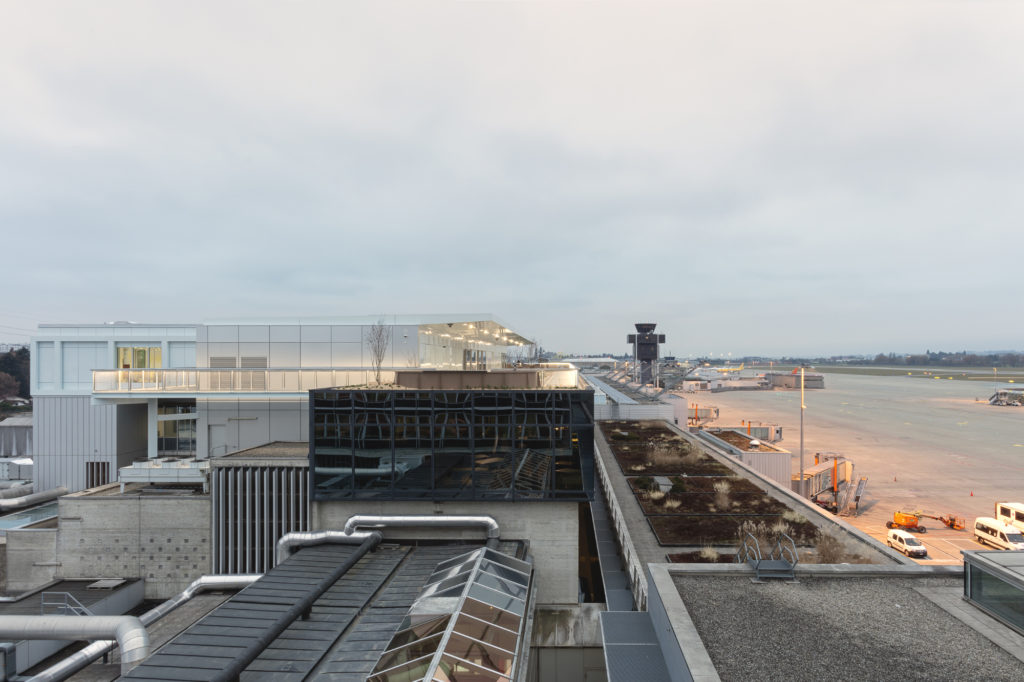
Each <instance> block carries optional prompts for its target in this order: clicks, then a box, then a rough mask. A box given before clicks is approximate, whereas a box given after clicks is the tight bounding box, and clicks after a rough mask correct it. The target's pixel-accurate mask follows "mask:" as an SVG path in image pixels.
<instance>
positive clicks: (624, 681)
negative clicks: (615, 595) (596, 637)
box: [601, 611, 671, 682]
mask: <svg viewBox="0 0 1024 682" xmlns="http://www.w3.org/2000/svg"><path fill="white" fill-rule="evenodd" d="M601 636H602V637H603V639H604V660H605V665H606V666H607V670H608V682H633V681H634V680H644V682H670V679H671V678H670V677H669V674H668V666H666V665H665V657H664V655H663V654H662V653H661V645H660V644H658V637H657V635H656V634H655V632H654V625H653V624H652V623H651V616H650V614H649V613H647V612H646V611H621V612H613V611H606V612H604V613H602V614H601Z"/></svg>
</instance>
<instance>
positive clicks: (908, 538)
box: [885, 528, 928, 559]
mask: <svg viewBox="0 0 1024 682" xmlns="http://www.w3.org/2000/svg"><path fill="white" fill-rule="evenodd" d="M885 542H886V544H887V545H889V546H890V547H892V548H893V549H895V550H899V551H900V552H903V553H904V554H906V555H907V556H909V557H913V558H916V559H923V558H924V557H926V556H928V548H927V547H925V546H924V545H923V544H921V541H920V540H918V539H917V538H915V537H914V536H913V535H911V534H910V533H908V532H907V531H905V530H899V529H898V528H894V529H893V530H890V531H889V534H888V535H887V536H886V539H885Z"/></svg>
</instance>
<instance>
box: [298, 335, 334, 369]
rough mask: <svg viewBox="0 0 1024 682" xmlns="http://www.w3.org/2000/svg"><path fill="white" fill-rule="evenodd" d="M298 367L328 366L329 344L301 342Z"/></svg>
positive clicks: (329, 361) (329, 357)
mask: <svg viewBox="0 0 1024 682" xmlns="http://www.w3.org/2000/svg"><path fill="white" fill-rule="evenodd" d="M300 352H301V354H302V355H301V356H300V357H299V361H300V365H299V366H300V367H330V366H331V344H330V343H307V342H305V341H303V342H302V349H301V351H300Z"/></svg>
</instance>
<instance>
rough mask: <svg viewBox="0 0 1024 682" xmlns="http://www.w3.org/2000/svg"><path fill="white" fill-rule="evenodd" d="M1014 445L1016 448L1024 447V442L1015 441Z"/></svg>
mask: <svg viewBox="0 0 1024 682" xmlns="http://www.w3.org/2000/svg"><path fill="white" fill-rule="evenodd" d="M1013 447H1015V448H1024V443H1014V444H1013Z"/></svg>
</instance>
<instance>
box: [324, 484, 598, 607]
mask: <svg viewBox="0 0 1024 682" xmlns="http://www.w3.org/2000/svg"><path fill="white" fill-rule="evenodd" d="M578 505H579V503H577V502H497V501H489V502H435V503H433V504H429V503H425V502H391V501H388V502H375V501H372V500H365V501H358V502H338V501H330V502H314V503H313V519H312V524H311V530H340V529H341V528H343V527H344V525H345V522H346V521H347V520H348V519H349V517H350V516H353V515H355V514H424V513H431V512H433V513H437V514H485V515H488V516H493V517H494V519H495V520H496V521H497V522H498V524H499V525H500V526H501V538H502V539H503V540H528V541H529V543H530V553H531V554H532V555H533V565H534V570H535V572H536V573H535V580H536V585H537V603H538V604H545V605H547V604H576V603H577V602H578V600H579V507H578ZM428 537H429V538H433V539H440V538H454V539H465V540H483V539H484V538H485V534H484V532H483V531H482V530H480V529H476V528H467V529H465V530H461V529H437V530H416V529H394V530H392V529H387V530H385V531H384V538H385V540H387V539H388V538H403V539H405V538H410V539H411V538H428Z"/></svg>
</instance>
